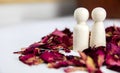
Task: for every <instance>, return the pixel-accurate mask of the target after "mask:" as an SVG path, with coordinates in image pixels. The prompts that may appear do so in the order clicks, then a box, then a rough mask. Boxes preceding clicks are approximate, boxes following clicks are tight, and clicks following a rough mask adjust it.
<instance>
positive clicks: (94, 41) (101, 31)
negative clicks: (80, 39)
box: [90, 7, 106, 47]
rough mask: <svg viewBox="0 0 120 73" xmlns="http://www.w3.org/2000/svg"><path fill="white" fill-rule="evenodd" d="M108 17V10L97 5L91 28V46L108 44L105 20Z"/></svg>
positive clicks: (93, 12)
mask: <svg viewBox="0 0 120 73" xmlns="http://www.w3.org/2000/svg"><path fill="white" fill-rule="evenodd" d="M105 18H106V11H105V9H103V8H101V7H97V8H95V9H93V11H92V19H93V20H94V24H93V26H92V30H91V36H90V46H91V47H98V46H106V37H105V28H104V24H103V21H104V20H105Z"/></svg>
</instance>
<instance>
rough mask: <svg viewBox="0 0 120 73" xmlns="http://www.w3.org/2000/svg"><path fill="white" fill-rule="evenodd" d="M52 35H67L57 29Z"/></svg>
mask: <svg viewBox="0 0 120 73" xmlns="http://www.w3.org/2000/svg"><path fill="white" fill-rule="evenodd" d="M52 35H56V36H59V37H63V36H64V35H65V34H64V33H63V32H62V31H60V30H58V29H56V30H55V31H54V32H52Z"/></svg>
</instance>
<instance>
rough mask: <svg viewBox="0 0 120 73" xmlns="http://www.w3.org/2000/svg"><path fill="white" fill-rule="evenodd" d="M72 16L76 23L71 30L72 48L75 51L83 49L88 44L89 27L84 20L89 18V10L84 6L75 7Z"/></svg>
mask: <svg viewBox="0 0 120 73" xmlns="http://www.w3.org/2000/svg"><path fill="white" fill-rule="evenodd" d="M74 18H75V19H76V21H77V24H76V25H75V26H74V31H73V49H74V50H75V51H78V50H79V51H83V50H84V49H86V48H88V44H89V27H88V25H87V24H86V21H87V20H88V18H89V12H88V10H87V9H86V8H83V7H81V8H77V9H76V10H75V12H74Z"/></svg>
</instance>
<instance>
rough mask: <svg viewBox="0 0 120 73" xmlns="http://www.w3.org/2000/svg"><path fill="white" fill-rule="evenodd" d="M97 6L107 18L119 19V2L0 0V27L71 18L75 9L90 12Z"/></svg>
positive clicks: (94, 0) (91, 0)
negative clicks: (24, 22)
mask: <svg viewBox="0 0 120 73" xmlns="http://www.w3.org/2000/svg"><path fill="white" fill-rule="evenodd" d="M99 6H101V7H104V8H105V9H106V11H107V13H108V16H107V18H111V19H116V18H117V19H119V18H120V8H119V7H120V0H0V25H1V26H4V25H10V24H16V23H20V22H23V21H26V20H27V21H28V20H49V19H55V18H59V17H66V16H72V15H73V13H74V10H75V9H76V8H77V7H86V8H87V9H88V10H89V11H90V12H91V10H92V9H93V8H95V7H99Z"/></svg>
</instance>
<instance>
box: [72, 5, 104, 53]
mask: <svg viewBox="0 0 120 73" xmlns="http://www.w3.org/2000/svg"><path fill="white" fill-rule="evenodd" d="M91 16H92V19H93V21H94V24H93V25H92V30H91V34H90V35H89V32H90V31H89V27H88V25H87V24H86V21H87V20H88V18H89V12H88V10H87V9H86V8H83V7H80V8H77V9H76V10H75V12H74V17H75V19H76V21H77V25H75V27H74V31H73V49H74V50H76V51H78V50H79V51H83V50H84V49H86V48H88V47H89V46H90V47H98V46H106V37H105V28H104V23H103V21H104V20H105V18H106V11H105V9H104V8H101V7H97V8H95V9H93V11H92V13H91ZM89 37H90V38H89Z"/></svg>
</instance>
